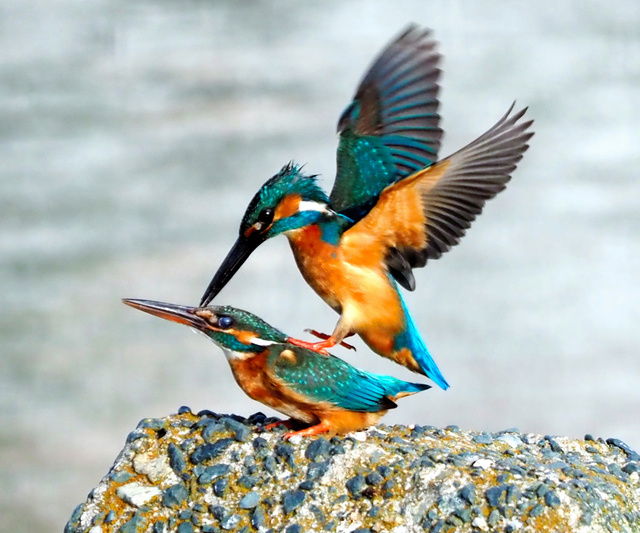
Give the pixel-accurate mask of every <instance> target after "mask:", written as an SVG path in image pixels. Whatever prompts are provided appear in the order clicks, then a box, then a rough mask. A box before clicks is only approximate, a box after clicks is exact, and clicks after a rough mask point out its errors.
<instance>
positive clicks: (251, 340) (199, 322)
mask: <svg viewBox="0 0 640 533" xmlns="http://www.w3.org/2000/svg"><path fill="white" fill-rule="evenodd" d="M122 302H123V303H125V304H127V305H128V306H131V307H133V308H135V309H139V310H140V311H144V312H145V313H149V314H151V315H155V316H159V317H160V318H164V319H166V320H170V321H172V322H177V323H179V324H185V325H186V326H190V327H192V328H193V329H195V330H196V331H198V332H200V333H203V334H204V335H206V336H207V337H209V338H210V339H211V340H212V341H213V342H215V343H216V344H217V345H218V346H220V348H222V350H223V351H224V353H225V355H226V356H227V357H228V358H234V357H242V356H243V354H247V355H248V354H252V353H256V352H261V351H262V350H264V349H265V347H267V346H270V345H272V344H277V343H284V342H286V335H285V334H284V333H282V332H281V331H278V330H277V329H275V328H274V327H272V326H270V325H269V324H267V323H266V322H265V321H264V320H262V319H260V318H258V317H257V316H255V315H253V314H251V313H249V312H247V311H243V310H242V309H236V308H235V307H230V306H227V305H225V306H213V305H212V306H210V307H189V306H185V305H175V304H169V303H164V302H153V301H150V300H133V299H129V298H125V299H123V300H122Z"/></svg>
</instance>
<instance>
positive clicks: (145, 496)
mask: <svg viewBox="0 0 640 533" xmlns="http://www.w3.org/2000/svg"><path fill="white" fill-rule="evenodd" d="M116 494H117V495H118V497H119V498H120V499H121V500H123V501H124V502H126V503H128V504H129V505H133V506H134V507H142V506H143V505H145V504H146V503H148V502H150V501H151V500H152V499H153V498H155V497H156V496H160V495H161V494H162V491H161V490H160V489H159V488H158V487H154V486H150V485H144V484H142V483H139V482H135V481H134V482H133V483H128V484H126V485H122V486H121V487H118V489H117V490H116Z"/></svg>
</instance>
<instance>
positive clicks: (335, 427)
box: [122, 299, 430, 439]
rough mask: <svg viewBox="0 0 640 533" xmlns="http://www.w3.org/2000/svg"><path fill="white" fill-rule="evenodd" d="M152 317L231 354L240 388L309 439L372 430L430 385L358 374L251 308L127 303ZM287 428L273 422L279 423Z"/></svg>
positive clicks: (292, 434)
mask: <svg viewBox="0 0 640 533" xmlns="http://www.w3.org/2000/svg"><path fill="white" fill-rule="evenodd" d="M122 301H123V302H124V303H125V304H127V305H129V306H131V307H134V308H136V309H139V310H141V311H145V312H146V313H150V314H152V315H156V316H159V317H161V318H165V319H167V320H171V321H173V322H178V323H179V324H186V325H187V326H191V327H192V328H193V329H195V330H196V331H198V332H201V333H204V334H205V335H206V336H207V337H208V338H209V339H211V340H212V341H213V342H214V343H215V344H217V345H218V346H219V347H220V348H221V349H222V351H223V352H224V354H225V356H226V358H227V361H228V362H229V366H231V371H232V372H233V376H234V378H235V380H236V381H237V383H238V385H240V388H241V389H242V390H243V391H244V392H245V393H246V394H247V395H248V396H249V397H250V398H252V399H254V400H257V401H259V402H262V403H263V404H265V405H267V406H269V407H271V408H273V409H275V410H276V411H280V412H281V413H284V414H285V415H287V416H289V417H291V420H288V421H285V422H281V423H282V424H284V425H285V426H287V427H289V428H290V427H291V425H292V422H294V421H300V422H303V423H305V424H308V425H309V427H307V428H306V429H303V430H301V431H294V432H289V433H287V434H285V438H287V439H288V438H290V437H292V436H294V435H300V436H302V437H306V436H310V435H318V434H321V433H328V434H330V435H335V434H344V433H348V432H350V431H358V430H361V429H365V428H367V427H369V426H371V425H373V424H376V423H377V422H378V420H379V419H380V418H381V417H382V416H383V415H384V414H385V413H386V412H387V411H388V410H389V409H393V408H395V407H397V406H396V403H395V402H396V400H397V399H398V398H402V397H403V396H409V395H411V394H415V393H416V392H420V391H423V390H426V389H429V388H430V386H429V385H426V384H423V383H408V382H406V381H401V380H399V379H396V378H393V377H391V376H383V375H378V374H371V373H369V372H365V371H363V370H359V369H357V368H355V367H353V366H352V365H350V364H349V363H347V362H345V361H343V360H342V359H338V358H337V357H334V356H332V355H330V356H328V357H326V356H324V355H320V354H318V353H317V352H315V351H312V350H309V349H307V348H302V347H300V346H296V345H294V344H291V343H289V342H287V336H286V335H285V334H284V333H282V332H281V331H278V330H277V329H275V328H274V327H272V326H270V325H269V324H267V323H266V322H264V321H263V320H261V319H260V318H258V317H257V316H255V315H252V314H251V313H248V312H247V311H242V310H240V309H236V308H234V307H229V306H210V307H186V306H182V305H174V304H169V303H162V302H152V301H147V300H131V299H124V300H122ZM277 424H280V423H276V424H272V426H274V425H277Z"/></svg>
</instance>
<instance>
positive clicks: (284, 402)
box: [229, 350, 318, 424]
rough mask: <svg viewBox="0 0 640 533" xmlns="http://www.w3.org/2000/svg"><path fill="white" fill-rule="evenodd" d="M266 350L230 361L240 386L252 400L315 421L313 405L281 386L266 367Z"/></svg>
mask: <svg viewBox="0 0 640 533" xmlns="http://www.w3.org/2000/svg"><path fill="white" fill-rule="evenodd" d="M268 354H269V352H268V350H265V351H264V352H262V353H259V354H256V355H255V356H253V357H249V358H247V359H244V360H241V359H232V360H230V361H229V364H230V366H231V371H232V372H233V377H234V378H235V380H236V382H237V383H238V385H240V388H241V389H242V390H243V391H244V392H245V393H246V394H247V396H249V397H250V398H252V399H253V400H256V401H258V402H260V403H262V404H264V405H267V406H269V407H271V408H273V409H275V410H276V411H280V412H281V413H284V414H285V415H287V416H290V417H291V418H295V419H296V420H300V421H302V422H307V423H309V424H311V423H314V422H317V421H318V419H317V417H316V416H315V414H314V413H313V406H312V405H310V404H309V403H308V402H305V401H304V398H302V397H299V395H297V394H296V393H295V392H293V391H290V390H288V389H285V388H283V387H282V386H281V385H280V384H279V383H277V382H276V381H275V380H274V379H273V378H272V375H271V374H270V373H269V371H268V369H267V366H266V365H267V357H268Z"/></svg>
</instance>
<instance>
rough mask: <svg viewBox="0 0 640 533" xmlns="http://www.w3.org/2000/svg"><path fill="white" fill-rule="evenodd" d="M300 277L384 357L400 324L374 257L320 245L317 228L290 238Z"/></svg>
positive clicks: (392, 291) (396, 302)
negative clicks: (348, 254)
mask: <svg viewBox="0 0 640 533" xmlns="http://www.w3.org/2000/svg"><path fill="white" fill-rule="evenodd" d="M289 242H290V244H291V249H292V251H293V254H294V257H295V259H296V263H297V265H298V268H299V269H300V272H301V273H302V276H303V277H304V279H305V280H306V282H307V283H308V284H309V285H310V286H311V287H312V288H313V290H314V291H315V292H316V293H317V294H318V295H319V296H320V297H321V298H322V299H323V300H324V301H325V302H326V303H327V304H328V305H329V306H331V307H332V308H333V309H334V310H335V311H337V312H338V313H340V314H341V315H342V318H343V320H346V321H347V323H348V324H349V326H350V328H351V333H357V334H358V335H360V336H361V337H362V338H363V339H364V340H365V342H366V343H367V344H368V345H369V346H370V347H371V348H373V349H374V350H375V351H377V352H378V353H381V354H388V353H389V351H390V350H391V349H392V347H393V339H394V338H395V336H396V335H397V333H398V332H399V331H401V330H402V329H403V328H404V325H405V319H404V312H403V310H402V303H401V301H400V296H399V294H398V291H397V290H396V288H395V287H394V286H393V284H392V283H391V282H390V280H389V278H388V276H387V272H386V266H385V265H384V261H383V260H382V258H380V257H377V256H376V254H375V253H373V254H366V253H359V254H355V255H354V254H351V257H350V259H351V260H347V259H346V258H345V255H344V253H343V251H342V250H341V249H340V247H339V246H333V245H331V244H328V243H326V242H324V241H322V238H321V230H320V228H319V227H318V226H315V225H313V226H307V227H305V228H302V229H300V230H297V231H295V232H291V234H290V235H289Z"/></svg>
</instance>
